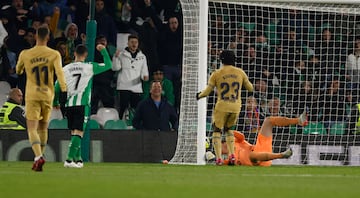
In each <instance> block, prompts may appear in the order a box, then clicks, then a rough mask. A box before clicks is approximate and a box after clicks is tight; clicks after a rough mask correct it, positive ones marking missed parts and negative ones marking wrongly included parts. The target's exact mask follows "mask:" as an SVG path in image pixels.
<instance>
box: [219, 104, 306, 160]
mask: <svg viewBox="0 0 360 198" xmlns="http://www.w3.org/2000/svg"><path fill="white" fill-rule="evenodd" d="M294 124H298V125H301V126H306V125H307V124H308V120H307V115H306V111H304V113H302V114H301V115H300V116H299V117H298V118H287V117H278V116H270V117H267V118H266V119H265V120H264V123H263V124H262V126H261V129H260V131H259V134H258V137H257V140H256V144H255V145H252V144H250V143H249V142H247V141H246V140H245V136H244V134H243V133H240V132H238V131H234V136H235V159H236V161H235V164H236V165H243V166H271V162H272V161H271V160H273V159H281V158H289V157H290V156H291V155H292V154H293V152H292V150H291V149H290V148H289V149H287V150H286V151H284V152H282V153H273V152H272V135H273V133H272V130H273V127H274V126H280V127H284V126H289V125H294ZM223 153H225V154H226V153H227V147H226V146H224V147H223ZM228 162H229V160H224V164H228Z"/></svg>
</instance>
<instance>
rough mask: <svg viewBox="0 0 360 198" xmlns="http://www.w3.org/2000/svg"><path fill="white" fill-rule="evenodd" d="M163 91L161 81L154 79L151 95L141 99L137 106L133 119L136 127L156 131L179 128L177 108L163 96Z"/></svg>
mask: <svg viewBox="0 0 360 198" xmlns="http://www.w3.org/2000/svg"><path fill="white" fill-rule="evenodd" d="M161 93H162V86H161V82H160V81H153V82H152V83H151V89H150V97H149V98H147V99H145V100H143V101H141V102H140V103H139V104H138V106H137V108H136V111H135V116H134V119H133V121H132V123H133V127H134V128H136V129H144V130H155V131H176V130H177V128H178V125H179V122H178V117H177V114H176V112H175V109H174V107H173V106H172V105H171V104H170V103H168V102H167V100H166V99H164V98H162V97H161ZM169 123H171V125H170V124H169Z"/></svg>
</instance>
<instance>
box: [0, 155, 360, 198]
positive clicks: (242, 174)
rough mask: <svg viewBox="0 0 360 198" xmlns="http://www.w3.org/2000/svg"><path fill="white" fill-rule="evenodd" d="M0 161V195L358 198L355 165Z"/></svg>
mask: <svg viewBox="0 0 360 198" xmlns="http://www.w3.org/2000/svg"><path fill="white" fill-rule="evenodd" d="M31 165H32V164H31V162H6V161H1V162H0V197H2V198H13V197H19V198H20V197H21V198H30V197H37V198H39V197H40V198H56V197H61V198H63V197H76V198H82V197H84V198H90V197H99V198H103V197H104V198H105V197H124V198H125V197H126V198H127V197H156V198H161V197H164V198H165V197H166V198H173V197H196V198H202V197H217V198H219V197H220V198H221V197H267V198H272V197H274V198H281V197H284V198H285V197H286V198H298V197H299V198H300V197H301V198H309V197H315V198H322V197H324V198H331V197H334V198H335V197H336V198H342V197H344V198H352V197H354V198H355V197H356V198H358V197H360V167H345V166H344V167H319V166H272V167H240V166H236V167H229V166H222V167H217V166H213V165H212V166H211V165H206V166H194V165H171V164H168V165H163V164H160V163H159V164H133V163H85V167H84V168H83V169H66V168H63V164H62V163H59V162H47V163H46V164H45V165H44V171H43V172H33V171H32V170H30V169H31Z"/></svg>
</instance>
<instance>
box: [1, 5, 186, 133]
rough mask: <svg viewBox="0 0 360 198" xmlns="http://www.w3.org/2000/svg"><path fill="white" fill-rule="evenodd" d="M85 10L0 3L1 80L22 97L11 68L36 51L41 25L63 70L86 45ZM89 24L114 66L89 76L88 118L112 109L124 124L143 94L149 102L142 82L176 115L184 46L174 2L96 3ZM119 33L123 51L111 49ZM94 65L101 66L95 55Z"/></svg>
mask: <svg viewBox="0 0 360 198" xmlns="http://www.w3.org/2000/svg"><path fill="white" fill-rule="evenodd" d="M89 4H90V1H88V0H7V1H1V3H0V40H1V41H0V45H1V49H0V53H1V59H0V60H1V61H0V80H1V81H7V82H8V83H9V84H10V86H11V88H15V87H18V88H19V89H20V90H21V91H22V92H23V93H24V95H25V94H26V90H25V84H26V79H25V75H17V74H16V73H15V66H16V62H17V59H18V57H19V54H20V52H21V51H22V50H24V49H29V48H31V47H33V46H34V45H35V37H34V36H35V33H36V30H37V28H38V27H39V26H40V25H42V24H47V25H48V27H49V29H50V32H51V38H50V40H49V42H48V46H49V47H51V48H53V49H56V50H57V51H59V53H60V54H61V58H62V64H63V66H65V65H67V64H69V63H71V62H72V61H73V60H74V50H75V48H76V46H77V45H79V44H85V42H86V22H87V20H88V19H89V6H90V5H89ZM94 19H95V20H96V23H97V34H96V41H95V42H96V44H102V45H104V46H106V49H107V50H108V52H109V54H110V56H111V58H113V57H114V63H113V67H112V68H113V70H110V71H107V72H104V73H101V74H98V75H95V76H94V81H93V91H92V98H91V100H92V101H91V102H92V108H91V113H92V114H96V113H97V110H98V107H109V108H116V109H117V110H118V112H119V116H120V119H122V118H124V119H126V118H127V117H129V116H128V115H125V111H126V109H127V112H128V114H130V113H132V112H136V111H135V109H136V107H137V104H138V103H139V102H140V101H141V99H142V96H143V93H145V95H146V96H149V90H144V88H143V86H142V84H143V82H144V84H145V89H150V87H149V82H146V81H152V80H154V79H156V80H159V81H160V82H161V83H164V84H162V86H163V87H164V91H163V93H162V95H163V99H164V100H166V99H167V97H169V98H168V101H169V104H170V105H171V107H172V108H174V109H175V110H176V111H177V112H178V111H179V105H180V86H181V85H180V83H181V69H182V67H181V61H182V46H183V45H182V39H183V37H182V25H181V23H182V21H181V19H182V16H181V9H180V4H179V2H178V0H116V1H115V0H95V14H94ZM119 33H120V34H121V33H123V34H124V35H126V36H127V35H130V36H129V39H128V38H127V37H126V39H128V46H127V47H126V48H125V49H116V48H117V46H118V43H117V37H118V34H119ZM134 39H135V40H136V42H134V41H133V40H134ZM118 56H119V61H117V57H118ZM127 60H129V62H128V63H125V62H126V61H127ZM94 61H95V62H100V63H101V62H103V59H102V56H101V55H100V53H99V52H95V54H94ZM119 62H120V63H119ZM140 62H141V63H140ZM123 63H124V64H123ZM119 64H120V65H119ZM140 71H141V74H140V73H139V72H140ZM149 74H150V75H149ZM140 75H141V76H142V77H141V79H140V77H139V76H140ZM159 75H162V76H159ZM159 77H161V78H159ZM145 82H146V83H145ZM135 84H136V85H135ZM165 91H166V92H165ZM169 91H171V92H173V93H168V92H169ZM129 104H130V106H129ZM154 107H155V106H154ZM154 119H156V118H154ZM159 130H160V129H159Z"/></svg>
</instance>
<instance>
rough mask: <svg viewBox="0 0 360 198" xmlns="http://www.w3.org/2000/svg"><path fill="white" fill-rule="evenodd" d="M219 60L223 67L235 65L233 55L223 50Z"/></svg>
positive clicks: (231, 52)
mask: <svg viewBox="0 0 360 198" xmlns="http://www.w3.org/2000/svg"><path fill="white" fill-rule="evenodd" d="M220 60H221V62H222V64H224V65H235V53H234V52H233V51H230V50H224V51H223V52H221V54H220Z"/></svg>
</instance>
